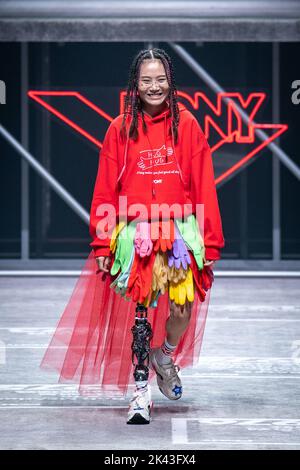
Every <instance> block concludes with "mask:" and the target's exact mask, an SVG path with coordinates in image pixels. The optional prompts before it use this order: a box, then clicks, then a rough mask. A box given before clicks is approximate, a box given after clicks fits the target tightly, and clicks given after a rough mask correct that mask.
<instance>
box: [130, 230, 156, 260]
mask: <svg viewBox="0 0 300 470" xmlns="http://www.w3.org/2000/svg"><path fill="white" fill-rule="evenodd" d="M134 247H135V251H136V252H137V253H138V254H139V255H140V257H141V258H143V257H144V256H149V255H150V253H151V251H152V248H153V242H152V240H151V237H150V224H149V222H138V224H137V226H136V232H135V238H134Z"/></svg>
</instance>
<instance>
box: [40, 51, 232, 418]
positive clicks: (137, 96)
mask: <svg viewBox="0 0 300 470" xmlns="http://www.w3.org/2000/svg"><path fill="white" fill-rule="evenodd" d="M129 77H130V78H129V83H128V88H127V94H126V97H125V110H124V113H123V114H120V115H119V116H117V117H116V118H115V119H114V120H113V121H112V122H111V124H110V126H109V128H108V130H107V132H106V135H105V139H104V142H103V147H102V149H101V155H100V159H99V167H98V174H97V178H96V183H95V188H94V194H93V200H92V204H91V211H90V212H91V214H90V234H91V237H92V242H91V243H90V245H91V247H92V248H93V253H91V254H90V256H89V259H88V261H87V263H86V266H85V268H84V270H83V273H82V276H81V278H80V280H79V282H78V284H77V286H76V287H75V291H74V294H73V296H72V298H71V300H70V302H69V304H68V305H67V308H66V309H65V312H64V313H63V315H62V319H61V321H60V324H59V326H58V328H57V331H56V333H55V335H54V337H53V340H52V344H51V346H50V347H49V350H48V351H47V353H46V355H45V358H44V360H43V365H44V366H48V365H49V366H53V365H54V366H55V367H56V368H57V369H58V370H60V371H61V378H62V379H67V380H68V379H73V378H77V377H78V378H79V380H80V385H81V389H82V391H84V389H85V386H86V385H94V386H95V387H96V388H97V387H98V388H100V390H101V389H105V388H106V390H107V388H108V389H109V390H113V391H115V389H116V388H117V389H118V390H119V391H121V392H122V393H124V392H125V393H126V391H127V387H128V385H129V382H130V381H131V380H132V379H134V384H133V385H135V388H134V394H133V398H132V400H131V401H130V406H129V411H128V417H127V423H128V424H148V423H149V422H150V412H151V395H150V388H149V387H148V381H149V380H150V379H151V378H152V376H153V375H154V374H155V375H156V380H157V384H158V387H159V389H160V391H161V393H162V394H163V395H165V396H166V397H167V398H168V399H170V400H178V399H179V398H181V396H182V393H183V386H182V382H181V379H180V376H179V375H178V372H179V368H180V367H186V366H188V365H193V364H196V363H197V362H198V356H199V353H200V348H201V342H202V337H203V333H204V327H205V320H206V313H207V308H208V304H209V297H210V288H211V286H212V283H213V280H214V276H213V271H212V268H211V264H212V263H213V261H214V260H217V259H219V258H220V249H221V248H222V247H223V246H224V238H223V233H222V224H221V218H220V213H219V206H218V200H217V194H216V188H215V183H214V172H213V165H212V158H211V153H210V149H209V146H208V143H207V141H206V138H205V135H204V133H203V131H202V130H201V128H200V126H199V124H198V122H197V120H196V118H195V117H194V116H193V114H192V113H191V112H190V111H188V109H186V107H185V106H183V104H182V103H178V101H177V90H176V86H175V79H174V72H173V66H172V61H171V59H170V57H169V56H168V54H167V53H166V52H165V51H164V50H162V49H150V50H142V51H140V52H139V53H138V54H137V56H136V57H135V58H134V60H133V63H132V66H131V69H130V73H129ZM179 137H180V138H179ZM123 196H125V197H126V200H127V202H128V204H127V207H128V210H127V208H126V209H125V210H124V207H123V205H122V202H121V201H120V197H121V198H122V197H123ZM134 204H135V205H138V206H139V209H138V212H139V216H137V213H136V212H135V216H133V217H135V218H134V219H133V220H132V210H133V206H134ZM108 205H109V206H110V207H111V209H112V212H114V213H115V214H116V215H117V217H114V218H112V223H110V219H109V220H108V221H107V222H106V221H105V220H104V222H105V223H104V224H103V219H104V218H105V217H106V213H107V206H108ZM103 206H104V207H105V210H104V212H103ZM197 206H201V207H204V206H205V220H204V233H202V232H203V231H202V223H201V215H200V214H202V212H201V210H200V211H199V215H200V220H198V216H197V212H198V208H197ZM141 207H142V209H141ZM157 207H158V208H159V210H158V213H157V210H156V209H157ZM143 209H145V212H146V216H145V217H144V218H143V216H142V217H141V211H142V210H143ZM149 215H150V217H149ZM123 216H124V217H123ZM182 218H183V219H184V220H182ZM199 223H200V224H199ZM109 225H110V228H111V229H112V230H110V229H109V230H108V231H107V229H106V227H107V226H109ZM200 232H201V233H200ZM97 267H98V269H97ZM102 275H103V276H102ZM132 323H134V325H132ZM64 345H65V346H64ZM61 346H62V348H61ZM64 349H65V356H64V355H63V354H62V351H63V350H64Z"/></svg>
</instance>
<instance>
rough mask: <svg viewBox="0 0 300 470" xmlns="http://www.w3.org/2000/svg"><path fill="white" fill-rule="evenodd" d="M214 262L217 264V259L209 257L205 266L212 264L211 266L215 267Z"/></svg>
mask: <svg viewBox="0 0 300 470" xmlns="http://www.w3.org/2000/svg"><path fill="white" fill-rule="evenodd" d="M214 264H215V260H212V259H207V260H206V261H205V263H204V266H210V267H211V268H213V267H214Z"/></svg>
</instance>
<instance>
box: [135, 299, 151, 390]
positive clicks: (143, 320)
mask: <svg viewBox="0 0 300 470" xmlns="http://www.w3.org/2000/svg"><path fill="white" fill-rule="evenodd" d="M135 313H136V315H135V324H134V325H133V327H132V328H131V331H132V335H133V341H132V344H131V349H132V364H133V365H134V366H135V368H134V373H133V376H134V380H135V381H136V382H137V386H138V384H139V382H144V383H145V382H147V381H148V377H149V352H150V341H151V339H152V336H153V333H152V328H151V325H150V323H149V322H148V318H147V307H145V306H144V305H142V304H139V303H138V304H137V306H136V309H135ZM134 356H136V358H137V363H136V362H135V360H134Z"/></svg>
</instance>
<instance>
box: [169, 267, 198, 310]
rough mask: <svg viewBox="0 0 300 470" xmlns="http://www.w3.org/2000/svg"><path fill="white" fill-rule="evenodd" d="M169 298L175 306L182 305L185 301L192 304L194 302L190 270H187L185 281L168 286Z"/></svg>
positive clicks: (171, 283)
mask: <svg viewBox="0 0 300 470" xmlns="http://www.w3.org/2000/svg"><path fill="white" fill-rule="evenodd" d="M169 298H170V300H174V301H175V303H176V304H179V305H184V304H185V302H186V300H188V301H189V302H193V300H194V281H193V273H192V270H191V268H189V269H188V272H187V276H186V279H184V280H182V281H180V282H178V283H174V282H172V281H171V282H170V285H169Z"/></svg>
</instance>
